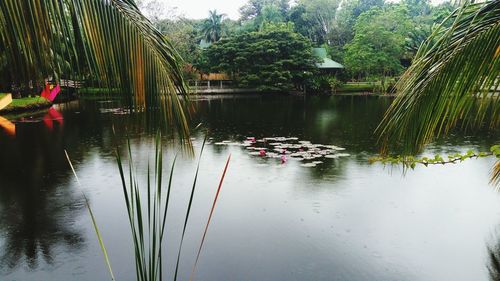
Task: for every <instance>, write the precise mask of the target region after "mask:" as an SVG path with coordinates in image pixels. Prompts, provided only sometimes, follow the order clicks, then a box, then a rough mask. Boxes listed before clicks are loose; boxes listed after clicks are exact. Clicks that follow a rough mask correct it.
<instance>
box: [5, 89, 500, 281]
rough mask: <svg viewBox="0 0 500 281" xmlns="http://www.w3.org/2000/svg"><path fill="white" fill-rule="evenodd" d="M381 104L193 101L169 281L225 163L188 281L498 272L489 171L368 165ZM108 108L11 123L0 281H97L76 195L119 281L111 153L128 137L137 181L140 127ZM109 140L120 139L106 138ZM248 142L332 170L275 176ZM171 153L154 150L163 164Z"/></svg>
mask: <svg viewBox="0 0 500 281" xmlns="http://www.w3.org/2000/svg"><path fill="white" fill-rule="evenodd" d="M390 101H391V100H390V99H387V98H374V97H331V98H317V97H314V98H307V99H304V98H302V97H289V96H273V97H270V96H244V97H232V96H225V97H199V98H197V99H195V101H194V102H193V103H194V104H195V105H196V113H194V115H193V119H194V120H193V124H194V125H196V124H197V123H200V122H201V123H202V124H203V125H202V127H201V130H198V131H197V133H194V135H193V142H194V150H195V151H196V155H198V153H199V150H200V146H201V142H202V140H203V136H204V133H203V132H204V131H205V130H208V131H209V133H208V137H209V138H210V139H209V141H208V144H207V145H206V147H205V151H204V154H203V156H202V160H201V164H200V165H201V166H200V174H199V184H198V187H197V190H196V193H195V197H194V201H193V210H192V217H191V219H190V222H189V226H188V229H187V234H186V238H185V246H184V248H183V252H182V259H181V266H180V270H179V277H180V280H187V278H188V276H189V273H190V271H191V267H192V265H193V263H194V259H195V257H196V252H197V247H198V245H199V243H200V240H201V236H202V233H203V228H204V224H205V222H206V219H207V217H208V213H209V209H210V207H211V203H212V200H213V197H214V195H215V191H216V188H217V185H218V181H219V177H220V175H221V173H222V170H223V168H224V164H225V160H226V159H227V157H228V156H229V155H230V154H231V155H232V160H231V163H230V166H229V170H228V174H227V176H226V178H225V182H224V186H223V187H222V191H221V195H220V198H219V202H218V206H217V208H216V210H215V213H214V217H213V220H212V224H211V225H210V228H209V231H208V234H207V238H206V241H205V246H204V249H203V252H202V254H201V258H200V263H199V266H198V269H197V275H196V278H195V280H206V281H220V280H259V281H264V280H283V281H285V280H286V281H291V280H297V281H298V280H490V279H493V280H500V279H499V275H498V274H497V273H498V271H496V270H495V268H496V269H498V267H495V266H494V264H495V261H496V259H497V257H500V232H499V231H500V195H499V194H498V192H496V191H495V190H494V188H492V186H491V185H489V184H488V181H489V173H490V170H491V167H492V166H493V164H494V160H493V159H478V160H469V161H466V162H464V163H462V164H459V165H445V166H435V167H429V168H425V167H417V168H416V169H415V170H414V171H408V172H406V173H403V171H402V170H401V169H399V168H397V167H395V168H390V167H384V166H383V165H381V164H373V165H371V164H369V163H368V158H369V157H371V156H374V155H376V153H377V150H378V148H377V146H376V137H375V136H374V135H373V131H374V129H375V127H376V126H377V123H378V122H379V121H380V119H381V117H382V114H383V112H384V111H385V109H386V108H387V107H388V105H389V103H390ZM113 106H116V103H115V102H98V101H80V102H73V103H70V104H64V105H59V106H56V107H55V108H54V111H53V112H52V113H42V114H39V115H36V116H33V117H32V118H24V119H18V120H16V122H14V123H15V125H16V134H15V135H9V133H7V131H5V130H1V129H0V149H1V151H0V280H89V281H90V280H110V278H109V274H108V272H107V269H106V265H105V263H104V260H103V257H102V253H101V250H100V248H99V244H98V241H97V239H96V235H95V233H94V230H93V228H92V224H91V220H90V217H89V214H88V212H87V210H86V208H85V205H84V199H83V195H82V192H84V193H85V194H86V195H87V196H88V198H89V200H90V204H91V206H92V208H93V211H94V213H95V215H96V217H97V222H98V224H99V226H100V230H101V232H102V235H103V238H104V242H105V244H106V247H107V250H108V253H109V254H110V260H111V263H112V266H113V270H114V273H115V275H116V279H117V280H120V281H132V280H134V277H135V269H134V260H133V249H132V243H131V237H130V232H129V226H128V221H127V217H126V209H125V204H124V200H123V195H122V190H121V182H120V178H119V174H118V169H117V165H116V161H115V156H114V150H115V147H116V145H119V146H120V147H121V148H122V151H123V146H124V139H125V137H124V135H125V133H124V132H125V128H127V132H128V134H129V137H130V140H131V145H132V149H133V151H134V156H135V160H134V162H135V163H136V167H138V174H139V175H140V176H141V175H145V173H146V167H147V161H148V160H152V153H153V148H154V145H153V142H152V139H151V133H150V132H151V131H154V130H150V129H149V127H148V126H146V124H147V122H146V121H147V118H146V117H144V116H143V117H140V118H130V117H129V116H127V115H122V114H116V113H119V112H118V111H112V110H103V109H109V108H110V107H113ZM58 113H60V114H61V116H59V114H58ZM113 125H114V126H115V129H116V131H117V132H118V133H117V135H119V137H113V133H112V127H113ZM247 137H255V138H256V140H259V139H262V138H266V137H287V138H293V139H291V141H292V142H294V143H298V142H299V141H303V143H304V144H308V143H307V142H305V141H310V142H311V144H322V145H331V146H335V147H341V148H345V150H342V151H341V152H342V153H343V155H342V156H341V157H329V158H328V157H321V156H319V157H318V158H316V159H319V160H316V159H313V160H314V161H321V163H319V162H316V165H304V160H302V161H301V160H300V157H291V155H287V158H286V162H285V163H282V162H283V161H282V159H281V158H280V156H278V157H275V158H273V157H267V158H266V157H262V156H259V155H252V154H257V153H250V152H255V151H259V150H252V149H247V148H246V147H245V146H243V145H241V144H242V143H243V142H244V141H245V140H246V139H247ZM224 141H226V142H224ZM228 141H229V142H231V143H229V144H228V143H227V142H228ZM495 141H498V135H497V134H485V133H476V134H475V136H473V135H470V136H469V135H467V134H464V133H456V134H452V135H451V136H450V137H448V138H446V139H442V140H440V141H438V142H436V143H434V144H432V145H430V146H429V148H428V150H427V151H426V152H425V153H426V154H430V155H432V154H435V153H440V154H441V155H447V154H451V153H454V152H457V151H459V152H464V151H467V150H468V149H476V150H486V149H488V148H489V146H491V145H492V144H493V143H495ZM233 142H234V143H233ZM269 142H270V141H269ZM275 142H276V141H275ZM263 145H268V143H264V144H263ZM258 146H260V144H259V145H258ZM64 149H66V150H67V151H68V153H69V154H70V156H71V158H72V160H73V162H74V166H75V169H76V172H77V174H78V176H79V177H80V181H81V183H82V186H81V187H79V186H78V185H77V183H76V182H75V180H74V177H73V176H72V173H71V170H70V168H69V167H68V164H67V162H66V159H65V156H64ZM271 149H272V147H269V151H270V150H271ZM281 149H283V148H281ZM298 149H299V148H298V147H297V148H295V151H292V153H294V152H297V151H299V150H298ZM177 150H178V149H177V148H175V147H174V146H169V145H167V146H166V147H165V157H166V161H167V160H171V159H172V157H173V155H174V154H175V153H176V151H177ZM290 150H291V149H290ZM302 150H303V149H301V151H302ZM277 153H278V154H279V153H280V152H279V151H277ZM331 153H333V154H335V153H337V154H338V153H339V151H333V152H331ZM307 161H308V163H309V162H311V161H312V160H306V162H307ZM313 166H314V167H313ZM167 169H168V167H166V168H165V170H167ZM195 169H196V161H195V160H194V159H193V158H192V157H189V156H188V155H183V156H181V157H180V159H179V161H178V164H177V166H176V171H175V175H174V185H175V186H174V188H173V190H172V198H173V201H172V202H173V203H172V204H173V205H172V206H171V207H172V209H171V211H170V214H169V217H168V230H167V238H166V244H165V256H166V264H165V270H166V272H167V277H171V276H172V269H173V267H174V263H175V256H176V253H177V250H178V248H177V247H178V245H179V239H180V232H181V230H182V224H183V216H184V214H185V211H186V206H187V201H188V199H189V198H188V197H189V192H190V188H191V184H192V179H193V176H194V173H195Z"/></svg>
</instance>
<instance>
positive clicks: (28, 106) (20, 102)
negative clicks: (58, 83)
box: [0, 94, 52, 114]
mask: <svg viewBox="0 0 500 281" xmlns="http://www.w3.org/2000/svg"><path fill="white" fill-rule="evenodd" d="M0 95H2V94H0ZM51 105H52V103H51V102H49V101H48V100H47V99H45V98H42V97H28V98H21V99H14V100H12V103H11V104H10V105H9V106H7V107H6V108H4V109H2V110H0V113H2V114H5V113H13V112H23V111H34V110H37V109H41V108H47V107H50V106H51Z"/></svg>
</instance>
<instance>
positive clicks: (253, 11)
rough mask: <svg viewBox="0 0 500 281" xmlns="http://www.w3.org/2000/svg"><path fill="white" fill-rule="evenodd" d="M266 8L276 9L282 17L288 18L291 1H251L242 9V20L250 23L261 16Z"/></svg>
mask: <svg viewBox="0 0 500 281" xmlns="http://www.w3.org/2000/svg"><path fill="white" fill-rule="evenodd" d="M266 6H274V7H276V8H277V10H278V11H279V13H280V14H281V17H282V18H286V16H287V14H288V10H289V9H290V0H249V1H248V2H247V3H246V4H245V5H243V6H242V7H241V8H240V14H241V18H240V20H242V21H248V20H252V19H255V18H257V17H259V16H261V15H262V10H263V9H264V7H266Z"/></svg>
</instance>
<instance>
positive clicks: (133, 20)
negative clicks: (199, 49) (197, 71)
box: [0, 0, 188, 135]
mask: <svg viewBox="0 0 500 281" xmlns="http://www.w3.org/2000/svg"><path fill="white" fill-rule="evenodd" d="M0 41H2V43H3V45H4V46H5V53H6V57H7V61H8V64H9V68H10V76H11V82H13V83H15V84H18V85H24V86H25V87H27V86H28V85H29V84H33V82H35V83H37V84H39V85H40V84H42V85H43V83H44V80H45V79H47V78H49V77H53V78H54V79H55V80H59V79H60V78H61V77H64V78H73V79H75V78H92V79H98V80H99V81H100V83H102V85H103V86H108V87H111V86H113V87H119V88H121V90H122V92H123V93H126V94H129V95H130V97H131V98H130V102H131V105H132V106H133V107H134V108H135V109H136V110H144V109H147V108H158V107H159V108H161V109H163V111H164V113H165V114H166V117H167V120H168V121H170V122H172V123H174V124H176V125H177V126H178V128H179V129H180V132H181V133H182V134H183V135H187V133H188V131H187V122H186V115H185V112H184V110H183V104H182V101H181V99H179V97H178V95H177V94H178V93H180V94H184V93H186V92H187V90H186V89H187V86H186V84H185V83H184V80H183V78H182V74H181V73H182V71H181V66H180V63H179V62H180V60H181V59H180V57H179V56H178V54H177V52H176V51H175V50H174V48H173V47H172V45H171V44H170V42H169V41H168V40H167V39H165V37H164V36H162V35H161V34H160V33H159V32H158V31H157V30H156V29H155V28H154V27H153V25H152V24H151V22H150V21H149V20H148V19H146V17H144V16H143V15H142V14H141V12H140V11H139V9H138V7H137V6H136V4H135V1H133V0H23V1H19V0H2V1H0ZM69 65H71V66H72V67H71V68H70V67H68V66H69Z"/></svg>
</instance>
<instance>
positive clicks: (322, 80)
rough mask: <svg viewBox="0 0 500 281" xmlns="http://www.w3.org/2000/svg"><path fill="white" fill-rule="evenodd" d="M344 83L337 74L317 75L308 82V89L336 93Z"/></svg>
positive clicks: (314, 91) (315, 91) (322, 92)
mask: <svg viewBox="0 0 500 281" xmlns="http://www.w3.org/2000/svg"><path fill="white" fill-rule="evenodd" d="M343 85H344V83H343V82H342V81H340V80H338V79H337V78H336V77H335V76H329V75H316V76H314V77H313V78H312V79H310V81H309V82H308V84H307V86H308V91H312V92H313V93H321V94H332V93H336V92H337V90H339V89H340V88H341V87H342V86H343Z"/></svg>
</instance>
